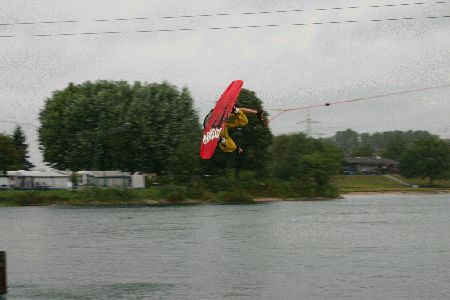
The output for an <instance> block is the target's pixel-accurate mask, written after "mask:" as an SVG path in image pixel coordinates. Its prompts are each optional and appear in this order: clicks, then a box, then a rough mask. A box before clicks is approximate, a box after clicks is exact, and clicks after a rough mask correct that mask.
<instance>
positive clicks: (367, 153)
mask: <svg viewBox="0 0 450 300" xmlns="http://www.w3.org/2000/svg"><path fill="white" fill-rule="evenodd" d="M327 141H329V142H330V143H333V144H335V145H336V146H338V147H339V148H340V149H341V150H342V151H343V153H344V155H346V156H352V157H357V156H359V157H373V156H381V157H385V158H390V159H394V160H398V161H399V162H400V173H401V174H402V175H403V176H405V177H407V178H426V177H427V178H428V179H429V183H430V186H433V181H434V180H435V179H448V178H449V177H450V144H449V141H448V140H443V139H440V138H439V137H438V136H437V135H433V134H431V133H429V132H427V131H420V130H419V131H412V130H409V131H399V130H396V131H387V132H376V133H372V134H370V133H361V134H360V133H358V132H356V131H353V130H352V129H347V130H344V131H338V132H336V134H335V135H334V136H332V137H331V138H328V139H327Z"/></svg>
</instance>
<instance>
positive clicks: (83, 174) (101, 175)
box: [76, 171, 131, 188]
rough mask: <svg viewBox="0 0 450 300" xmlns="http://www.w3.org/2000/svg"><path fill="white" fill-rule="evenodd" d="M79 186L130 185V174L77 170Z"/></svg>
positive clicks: (126, 186)
mask: <svg viewBox="0 0 450 300" xmlns="http://www.w3.org/2000/svg"><path fill="white" fill-rule="evenodd" d="M76 174H77V175H78V186H79V187H88V186H96V187H120V188H128V187H131V175H130V174H129V173H126V172H120V171H79V172H76Z"/></svg>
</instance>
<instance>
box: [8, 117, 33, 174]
mask: <svg viewBox="0 0 450 300" xmlns="http://www.w3.org/2000/svg"><path fill="white" fill-rule="evenodd" d="M13 140H14V145H15V146H16V147H17V149H18V151H19V155H20V163H21V167H20V169H23V170H30V169H31V168H33V167H34V165H33V164H32V163H31V162H30V161H29V158H30V157H29V156H28V144H27V143H26V140H25V134H24V132H23V130H22V127H20V126H17V127H16V128H15V129H14V133H13Z"/></svg>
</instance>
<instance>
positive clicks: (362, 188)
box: [332, 175, 450, 193]
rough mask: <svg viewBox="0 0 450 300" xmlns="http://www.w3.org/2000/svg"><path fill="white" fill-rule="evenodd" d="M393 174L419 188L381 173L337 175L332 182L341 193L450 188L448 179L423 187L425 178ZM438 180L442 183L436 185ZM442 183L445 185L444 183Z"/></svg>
mask: <svg viewBox="0 0 450 300" xmlns="http://www.w3.org/2000/svg"><path fill="white" fill-rule="evenodd" d="M395 176H396V177H397V178H399V179H402V180H404V181H406V182H408V183H410V184H417V185H419V186H420V188H412V187H408V186H405V185H402V184H400V183H397V182H395V181H393V180H390V179H388V178H386V177H385V176H382V175H350V176H344V175H339V176H335V177H334V178H333V180H332V183H333V184H334V185H335V186H336V187H337V188H338V189H339V191H340V192H341V193H348V192H389V191H411V192H414V191H416V192H432V191H439V190H441V189H442V188H450V181H438V180H436V188H426V187H423V186H426V185H427V184H428V182H427V181H426V180H423V181H421V180H410V179H406V178H403V177H401V176H399V175H395ZM438 182H439V183H440V184H442V185H441V186H437V185H438ZM425 183H426V184H425ZM444 183H445V184H447V185H444Z"/></svg>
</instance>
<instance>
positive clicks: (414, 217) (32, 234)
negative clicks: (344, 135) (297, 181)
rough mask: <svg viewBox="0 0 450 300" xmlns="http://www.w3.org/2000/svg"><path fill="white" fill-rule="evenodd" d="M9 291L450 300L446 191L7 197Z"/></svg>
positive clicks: (0, 220)
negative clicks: (95, 199) (188, 201)
mask: <svg viewBox="0 0 450 300" xmlns="http://www.w3.org/2000/svg"><path fill="white" fill-rule="evenodd" d="M0 250H5V251H7V255H8V275H9V278H8V279H9V294H8V295H7V296H6V297H5V299H8V300H13V299H222V298H229V299H324V298H332V299H334V298H343V299H349V298H358V299H361V298H364V299H366V298H370V299H386V298H389V299H392V298H394V299H399V298H400V299H402V298H404V299H411V298H416V299H425V298H427V299H430V298H435V299H439V298H441V299H448V298H449V295H450V195H369V196H367V195H365V196H349V197H347V198H346V199H342V200H335V201H323V202H276V203H268V204H258V205H229V206H227V205H204V206H172V207H146V208H58V207H11V208H0Z"/></svg>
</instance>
